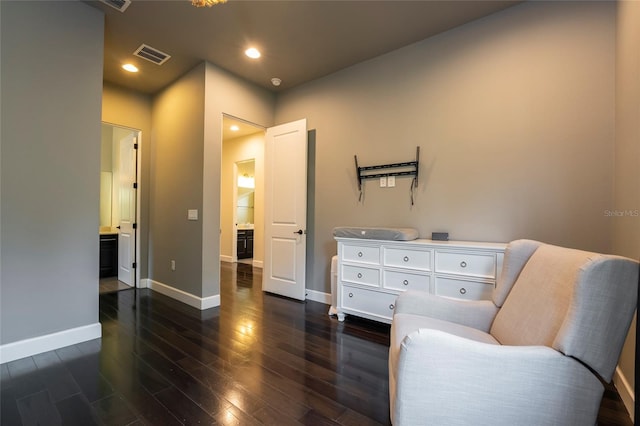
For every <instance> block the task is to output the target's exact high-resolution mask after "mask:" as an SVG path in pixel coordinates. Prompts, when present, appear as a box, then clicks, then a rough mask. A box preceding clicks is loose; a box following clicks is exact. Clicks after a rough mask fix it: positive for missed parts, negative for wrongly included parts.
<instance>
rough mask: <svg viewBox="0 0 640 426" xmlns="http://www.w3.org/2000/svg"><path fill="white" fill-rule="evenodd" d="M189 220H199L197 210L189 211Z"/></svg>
mask: <svg viewBox="0 0 640 426" xmlns="http://www.w3.org/2000/svg"><path fill="white" fill-rule="evenodd" d="M187 219H189V220H198V210H197V209H193V210H191V209H190V210H187Z"/></svg>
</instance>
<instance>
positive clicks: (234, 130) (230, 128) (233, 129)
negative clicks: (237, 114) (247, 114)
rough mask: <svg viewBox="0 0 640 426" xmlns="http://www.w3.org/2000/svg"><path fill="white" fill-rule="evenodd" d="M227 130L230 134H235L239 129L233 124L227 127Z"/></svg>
mask: <svg viewBox="0 0 640 426" xmlns="http://www.w3.org/2000/svg"><path fill="white" fill-rule="evenodd" d="M229 130H231V131H232V132H237V131H238V130H240V127H238V126H236V125H235V124H234V125H233V126H231V127H229Z"/></svg>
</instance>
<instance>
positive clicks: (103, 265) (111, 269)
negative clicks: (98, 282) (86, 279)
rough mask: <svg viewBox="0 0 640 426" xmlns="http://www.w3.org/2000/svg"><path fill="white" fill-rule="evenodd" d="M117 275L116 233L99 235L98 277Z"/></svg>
mask: <svg viewBox="0 0 640 426" xmlns="http://www.w3.org/2000/svg"><path fill="white" fill-rule="evenodd" d="M115 275H118V234H102V235H100V278H105V277H113V276H115Z"/></svg>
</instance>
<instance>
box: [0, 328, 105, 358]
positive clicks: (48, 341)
mask: <svg viewBox="0 0 640 426" xmlns="http://www.w3.org/2000/svg"><path fill="white" fill-rule="evenodd" d="M100 337H102V326H101V325H100V323H99V322H97V323H95V324H90V325H85V326H82V327H76V328H70V329H68V330H63V331H58V332H56V333H51V334H45V335H44V336H38V337H32V338H30V339H24V340H19V341H17V342H13V343H7V344H6V345H0V364H4V363H5V362H10V361H15V360H16V359H20V358H26V357H28V356H32V355H37V354H40V353H42V352H49V351H53V350H55V349H60V348H64V347H65V346H70V345H75V344H77V343H82V342H86V341H87V340H93V339H99V338H100Z"/></svg>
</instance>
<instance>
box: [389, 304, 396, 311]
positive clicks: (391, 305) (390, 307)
mask: <svg viewBox="0 0 640 426" xmlns="http://www.w3.org/2000/svg"><path fill="white" fill-rule="evenodd" d="M393 308H395V306H393V303H392V304H390V305H389V309H391V310H392V311H393Z"/></svg>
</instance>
